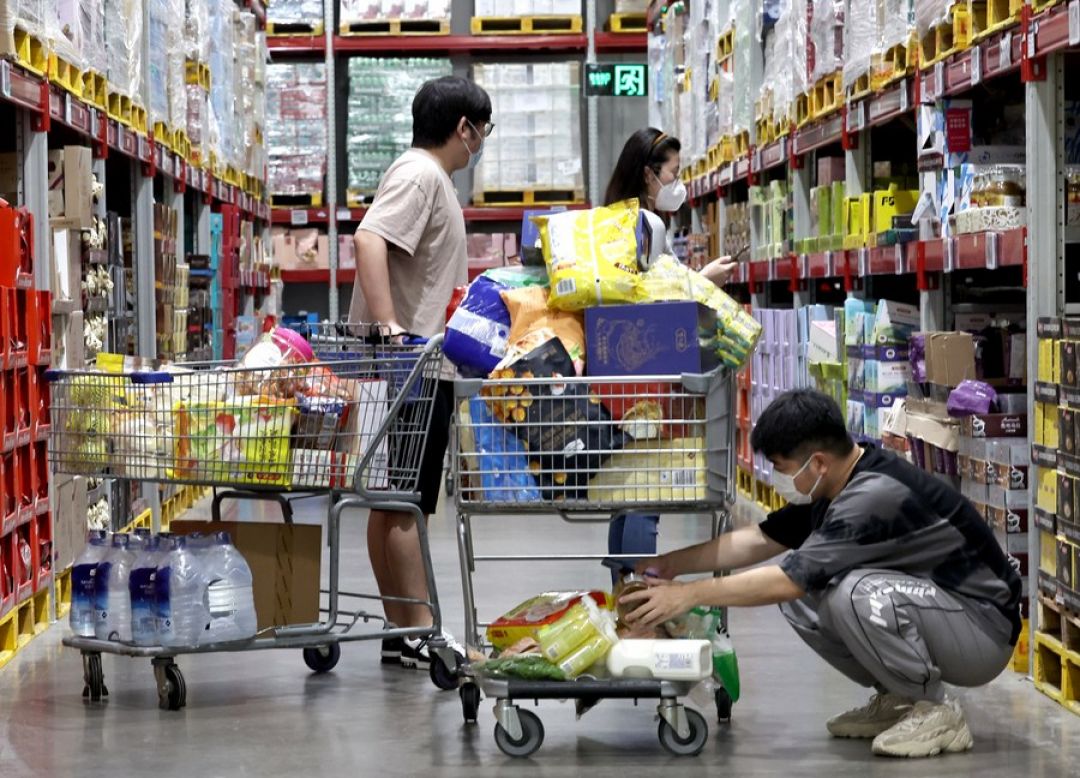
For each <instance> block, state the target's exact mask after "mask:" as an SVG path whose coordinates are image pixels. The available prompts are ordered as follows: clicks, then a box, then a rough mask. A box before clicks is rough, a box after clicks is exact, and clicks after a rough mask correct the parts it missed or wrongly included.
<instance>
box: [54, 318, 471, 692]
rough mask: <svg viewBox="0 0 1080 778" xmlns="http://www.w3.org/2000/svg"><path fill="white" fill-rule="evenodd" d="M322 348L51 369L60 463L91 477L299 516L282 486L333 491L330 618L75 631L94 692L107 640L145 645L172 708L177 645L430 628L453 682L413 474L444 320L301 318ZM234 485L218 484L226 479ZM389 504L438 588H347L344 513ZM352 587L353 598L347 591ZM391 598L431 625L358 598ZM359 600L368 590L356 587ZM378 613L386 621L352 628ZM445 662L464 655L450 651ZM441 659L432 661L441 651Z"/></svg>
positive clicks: (114, 649)
mask: <svg viewBox="0 0 1080 778" xmlns="http://www.w3.org/2000/svg"><path fill="white" fill-rule="evenodd" d="M304 334H306V335H307V338H308V340H309V342H310V344H311V345H312V346H313V350H314V352H315V357H316V360H317V361H315V362H307V363H302V364H284V365H280V366H276V367H269V368H257V369H253V368H248V367H242V366H240V365H239V364H238V363H232V364H222V363H219V364H213V365H181V366H171V367H154V368H151V367H147V368H145V369H143V368H136V369H131V367H130V365H127V366H124V365H121V364H116V365H111V366H112V367H113V368H114V369H112V370H110V369H108V368H109V365H106V366H105V367H102V361H103V360H99V367H98V368H97V369H94V370H78V371H67V370H64V371H52V372H51V373H50V374H49V380H50V382H51V386H52V402H53V413H54V414H55V415H54V422H55V423H54V424H53V426H52V432H51V438H50V445H49V458H50V462H51V465H52V468H53V470H54V472H56V473H62V474H68V475H84V476H92V477H97V478H116V479H125V480H130V481H144V482H155V483H173V484H187V485H201V486H211V487H215V496H214V503H213V518H214V519H215V520H217V519H220V504H221V501H222V500H223V499H249V500H250V499H255V500H271V501H275V502H278V503H279V504H281V505H282V508H283V510H284V513H285V520H286V521H287V522H288V521H291V516H292V514H291V509H290V507H289V502H288V500H287V495H290V494H293V495H299V494H303V495H311V494H327V495H330V498H331V499H330V507H329V510H328V521H327V545H328V555H329V574H328V588H327V589H324V590H322V595H323V597H324V602H325V607H321V608H320V610H321V613H322V616H321V617H320V618H321V620H320V621H319V622H317V623H311V624H281V625H275V626H274V627H272V628H268V629H264V630H261V631H260V632H259V634H257V635H256V636H255V637H253V638H251V639H249V640H243V641H237V642H229V643H216V644H209V645H204V644H200V645H190V646H183V647H179V648H178V647H171V646H170V647H161V646H135V645H131V644H129V643H124V642H119V641H117V640H102V639H97V638H92V637H81V636H69V637H67V638H65V639H64V641H63V642H64V644H65V645H67V646H70V647H73V648H76V649H79V650H80V651H81V652H82V655H83V667H84V675H85V682H86V686H85V689H84V696H87V697H89V698H90V699H91V700H95V701H96V700H99V699H101V697H102V696H104V695H107V694H108V691H107V689H106V688H105V684H104V678H103V673H102V669H101V654H103V653H111V654H120V655H125V656H136V657H148V658H150V659H151V660H152V664H153V667H154V673H155V677H156V680H157V685H158V695H159V704H160V706H161V707H162V708H165V709H172V710H176V709H179V708H181V707H183V706H184V704H185V702H186V684H185V682H184V679H183V676H182V674H181V672H180V670H179V668H178V667H177V666H176V664H175V661H174V658H175V657H176V656H177V655H180V654H189V653H204V652H210V651H249V650H256V649H270V648H302V649H304V660H305V662H306V664H307V665H308V667H309V668H310V669H311V670H313V671H315V672H327V671H329V670H330V669H332V668H333V667H334V666H335V665H336V663H337V661H338V659H339V657H340V648H339V646H338V643H339V642H341V641H346V640H364V639H386V638H394V637H410V638H426V639H429V641H430V644H431V646H432V648H433V649H434V651H433V653H434V654H435V656H433V658H432V668H433V669H432V676H433V679H434V680H436V682H438V683H440V685H442V686H444V687H450V688H452V685H456V683H455V681H454V679H453V676H452V673H450V672H449V671H448V670H447V667H446V663H445V656H446V655H447V651H446V649H445V646H444V645H443V643H442V641H441V635H442V616H441V612H440V609H439V603H438V596H437V593H436V587H435V577H434V573H433V570H432V563H431V553H430V548H429V543H428V534H427V527H426V522H425V521H424V520H423V518H424V517H423V515H422V513H421V511H420V508H419V507H418V501H419V495H418V494H417V491H418V479H419V473H420V465H421V462H422V460H423V452H424V446H425V443H426V440H427V434H428V427H429V424H430V420H431V414H432V408H433V405H434V399H435V393H436V390H437V385H438V379H439V373H440V368H441V365H442V359H443V357H442V349H441V345H442V338H441V336H439V337H435V338H432V339H430V340H429V341H426V342H406V343H401V342H400V339H391V338H390V337H388V335H387V334H386V333H385V331H384V330H383V329H381V328H379V327H378V326H376V325H359V324H347V325H346V324H325V325H317V326H312V327H309V328H308V329H307V330H306V332H305V333H304ZM219 488H220V489H222V490H224V491H217V490H218V489H219ZM350 508H353V509H358V508H359V509H382V510H390V511H403V512H408V513H411V514H413V515H414V516H415V517H416V520H417V527H418V532H419V538H420V547H421V552H422V557H423V564H424V572H425V575H426V578H427V585H428V593H429V599H428V601H426V602H417V601H415V600H409V599H404V598H384V597H380V596H378V595H371V594H360V593H354V592H345V591H341V589H340V586H339V577H340V553H341V549H340V543H341V516H342V513H343V512H344V511H345V510H346V509H350ZM343 600H346V601H349V602H352V603H355V607H353V608H352V609H345V608H344V607H343V605H344V603H343V602H342V601H343ZM388 600H394V601H397V602H402V603H409V604H420V605H423V606H425V607H427V608H428V609H430V611H431V614H432V620H433V626H431V627H424V628H408V629H406V628H398V627H395V626H394V625H393V624H390V623H388V622H387V621H386V619H385V618H384V617H383V616H382V615H380V614H374V613H370V612H367V611H365V610H362V609H360V605H361V604H363V602H365V601H366V602H371V601H388ZM358 601H359V602H358ZM372 621H373V622H376V623H379V624H381V626H382V627H383V628H382V629H380V630H376V631H373V630H360V629H354V627H357V625H358V624H359V623H360V622H363V623H365V624H366V623H368V622H372ZM449 656H450V657H451V658H450V662H449V664H451V665H453V664H456V663H455V662H454V660H453V658H452V656H453V655H452V652H450V653H449ZM437 664H440V665H442V666H441V667H440V668H438V669H436V667H435V666H436V665H437Z"/></svg>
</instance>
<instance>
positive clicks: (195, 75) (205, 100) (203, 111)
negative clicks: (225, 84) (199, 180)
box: [180, 0, 210, 166]
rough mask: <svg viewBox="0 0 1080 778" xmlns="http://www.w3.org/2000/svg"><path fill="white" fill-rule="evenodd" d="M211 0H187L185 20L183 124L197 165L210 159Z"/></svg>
mask: <svg viewBox="0 0 1080 778" xmlns="http://www.w3.org/2000/svg"><path fill="white" fill-rule="evenodd" d="M209 2H210V0H188V3H187V17H186V18H185V20H184V90H185V99H184V112H185V113H184V121H183V122H182V123H181V124H180V127H181V128H183V130H184V133H185V135H186V138H185V140H186V142H187V145H188V159H189V161H190V162H191V163H192V164H193V165H196V166H201V165H203V164H204V163H205V162H207V161H208V160H209V155H208V151H209V146H208V143H209V140H210V65H209V63H210V10H209V5H208V4H209Z"/></svg>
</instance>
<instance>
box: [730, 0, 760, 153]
mask: <svg viewBox="0 0 1080 778" xmlns="http://www.w3.org/2000/svg"><path fill="white" fill-rule="evenodd" d="M756 8H757V6H756V5H754V4H752V3H751V2H750V0H734V3H733V16H734V24H735V62H734V71H733V75H734V78H733V79H732V84H733V87H734V88H733V90H732V130H733V133H734V134H739V133H743V132H749V131H750V128H751V127H752V125H753V123H754V94H753V92H752V90H751V84H752V83H753V80H754V79H753V78H752V73H753V67H752V61H753V49H754V47H755V46H757V45H759V44H758V35H757V25H758V20H757V16H758V14H757V13H756Z"/></svg>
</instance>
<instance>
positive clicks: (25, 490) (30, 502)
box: [14, 446, 35, 524]
mask: <svg viewBox="0 0 1080 778" xmlns="http://www.w3.org/2000/svg"><path fill="white" fill-rule="evenodd" d="M14 453H15V470H16V474H15V488H16V489H17V490H18V491H17V492H16V494H17V495H18V501H17V505H16V506H15V510H16V511H17V512H18V514H19V524H25V523H26V522H28V521H30V519H32V518H33V517H34V499H35V494H34V474H33V455H32V454H31V449H30V446H19V447H17V448H16V449H15V452H14Z"/></svg>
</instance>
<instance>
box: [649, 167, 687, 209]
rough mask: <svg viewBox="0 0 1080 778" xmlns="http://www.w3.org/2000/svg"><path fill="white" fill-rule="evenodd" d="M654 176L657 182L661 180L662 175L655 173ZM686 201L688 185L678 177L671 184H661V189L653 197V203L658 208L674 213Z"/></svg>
mask: <svg viewBox="0 0 1080 778" xmlns="http://www.w3.org/2000/svg"><path fill="white" fill-rule="evenodd" d="M650 170H651V169H650ZM653 177H654V178H656V180H657V182H659V181H660V177H659V176H657V175H656V173H653ZM685 202H686V185H685V184H684V183H683V182H682V181H681V180H679V179H678V178H676V179H675V180H674V181H672V182H671V183H670V184H660V189H659V191H658V192H657V193H656V196H655V197H654V198H653V205H654V206H656V210H658V211H665V212H667V213H674V212H675V211H677V210H679V209H680V208H682V206H683V203H685Z"/></svg>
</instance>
